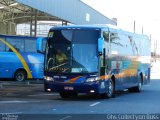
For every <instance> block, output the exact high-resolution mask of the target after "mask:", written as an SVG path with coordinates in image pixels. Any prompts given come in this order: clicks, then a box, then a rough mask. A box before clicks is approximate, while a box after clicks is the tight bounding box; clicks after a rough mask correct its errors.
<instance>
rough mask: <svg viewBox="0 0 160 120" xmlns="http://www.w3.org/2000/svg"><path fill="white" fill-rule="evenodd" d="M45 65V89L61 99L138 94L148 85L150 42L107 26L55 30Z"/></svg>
mask: <svg viewBox="0 0 160 120" xmlns="http://www.w3.org/2000/svg"><path fill="white" fill-rule="evenodd" d="M44 62H45V64H44V65H45V66H44V80H45V81H44V88H45V90H46V91H56V92H58V93H59V94H60V96H61V97H62V98H67V97H69V96H72V95H77V94H79V93H86V94H89V93H91V94H99V95H100V96H101V97H108V98H110V97H112V96H113V95H114V93H115V91H117V90H123V89H128V90H129V91H132V92H140V91H141V88H142V85H143V84H147V83H149V82H150V40H149V39H148V37H147V36H145V35H140V34H135V33H130V32H127V31H124V30H121V29H119V28H116V27H113V26H110V25H93V26H65V27H54V28H51V29H50V31H49V33H48V38H47V43H46V49H45V61H44Z"/></svg>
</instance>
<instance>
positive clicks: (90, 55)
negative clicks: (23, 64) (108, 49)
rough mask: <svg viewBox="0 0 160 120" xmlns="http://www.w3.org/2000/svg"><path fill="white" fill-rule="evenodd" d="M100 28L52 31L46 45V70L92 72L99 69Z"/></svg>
mask: <svg viewBox="0 0 160 120" xmlns="http://www.w3.org/2000/svg"><path fill="white" fill-rule="evenodd" d="M99 35H100V34H99V31H98V30H80V29H79V30H71V29H70V30H69V29H68V30H54V31H50V33H49V38H48V42H47V45H46V54H45V55H46V57H45V71H50V72H56V73H90V72H97V71H98V57H97V40H98V38H99Z"/></svg>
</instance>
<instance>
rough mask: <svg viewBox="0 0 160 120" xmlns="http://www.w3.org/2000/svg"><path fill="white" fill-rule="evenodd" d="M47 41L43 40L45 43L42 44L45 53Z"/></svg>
mask: <svg viewBox="0 0 160 120" xmlns="http://www.w3.org/2000/svg"><path fill="white" fill-rule="evenodd" d="M46 41H47V40H46V39H43V42H42V51H45V47H46Z"/></svg>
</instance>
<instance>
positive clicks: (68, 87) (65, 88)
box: [64, 86, 74, 90]
mask: <svg viewBox="0 0 160 120" xmlns="http://www.w3.org/2000/svg"><path fill="white" fill-rule="evenodd" d="M64 90H74V87H70V86H65V87H64Z"/></svg>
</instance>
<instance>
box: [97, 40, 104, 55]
mask: <svg viewBox="0 0 160 120" xmlns="http://www.w3.org/2000/svg"><path fill="white" fill-rule="evenodd" d="M103 44H104V38H103V37H100V38H99V39H98V53H99V55H102V52H103Z"/></svg>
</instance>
